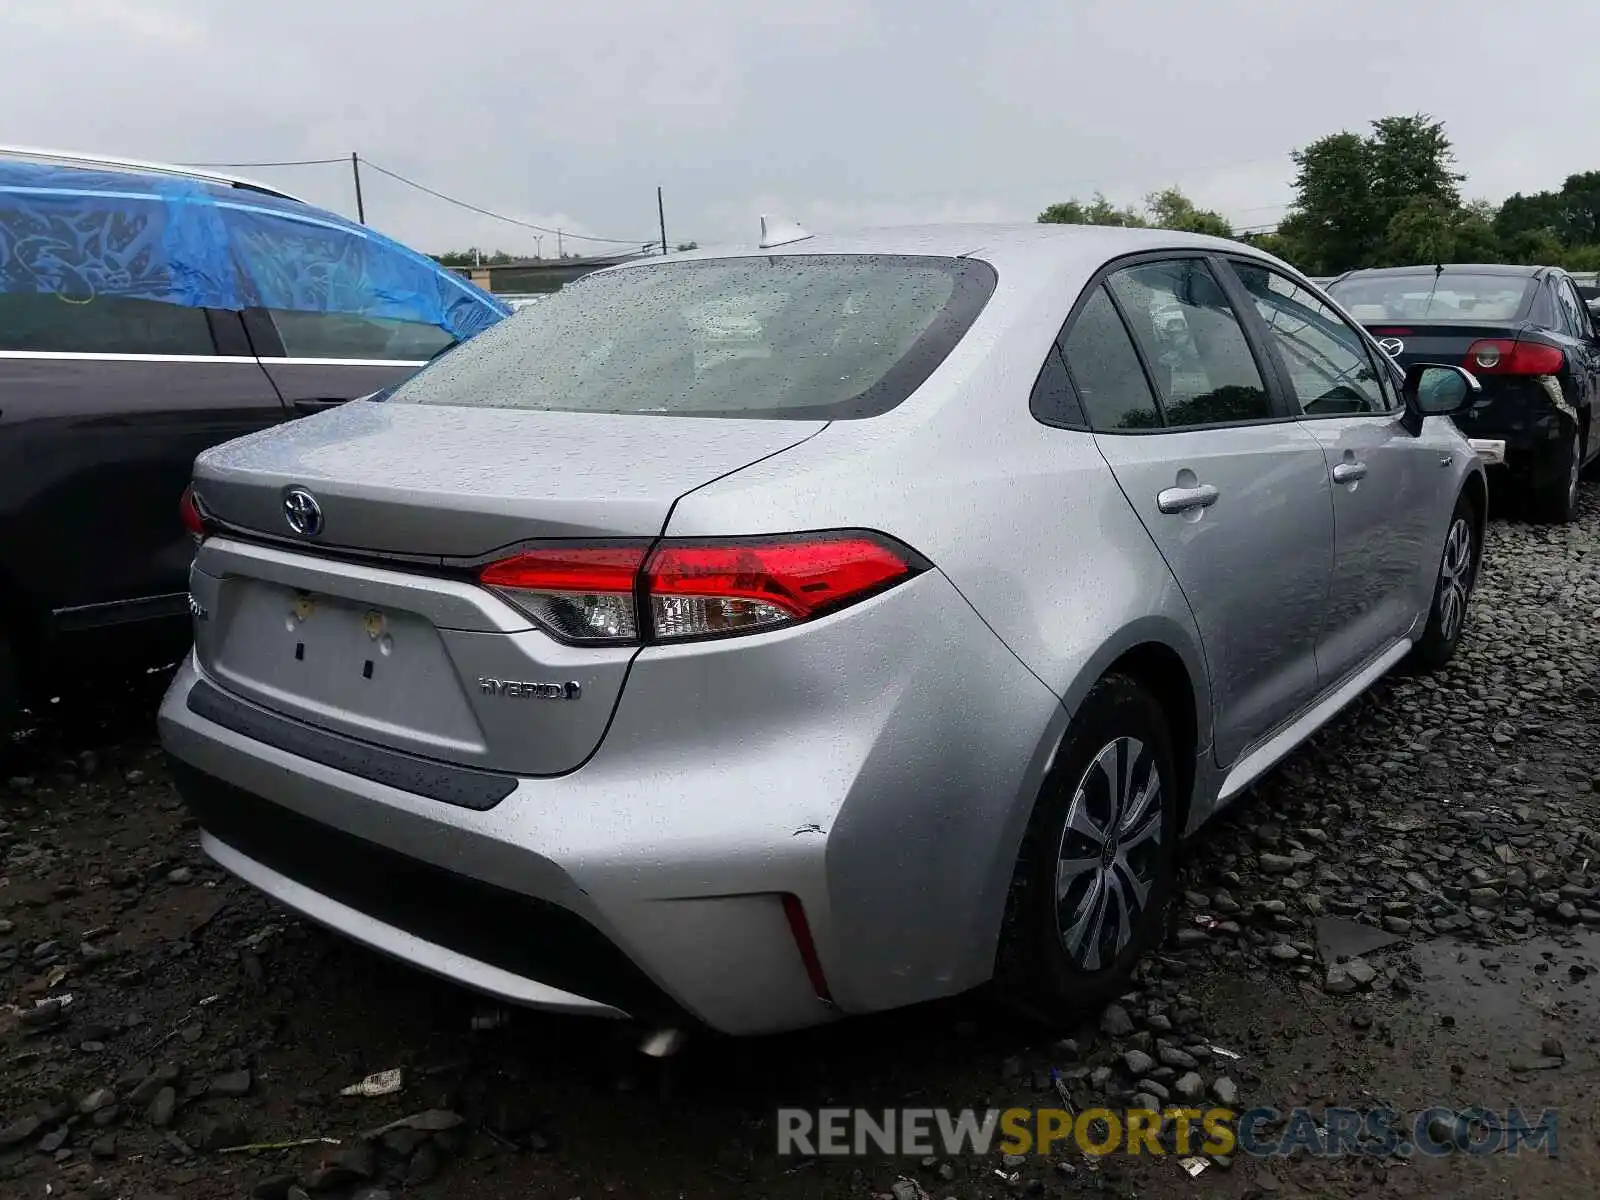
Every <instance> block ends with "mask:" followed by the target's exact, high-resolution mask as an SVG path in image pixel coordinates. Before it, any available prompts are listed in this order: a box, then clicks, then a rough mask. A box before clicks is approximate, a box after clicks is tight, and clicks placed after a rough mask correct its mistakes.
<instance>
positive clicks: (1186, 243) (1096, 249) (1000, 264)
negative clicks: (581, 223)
mask: <svg viewBox="0 0 1600 1200" xmlns="http://www.w3.org/2000/svg"><path fill="white" fill-rule="evenodd" d="M1194 249H1207V250H1215V251H1218V252H1220V253H1228V254H1245V255H1251V256H1253V257H1257V258H1262V259H1267V258H1268V256H1267V255H1264V254H1262V253H1261V252H1259V251H1256V250H1253V249H1252V248H1251V247H1250V246H1248V245H1246V244H1245V243H1244V242H1236V241H1233V240H1231V239H1228V238H1217V237H1209V236H1206V235H1205V234H1197V233H1183V232H1179V231H1176V230H1171V229H1125V228H1122V227H1120V226H1111V225H1052V224H1041V223H1039V222H1031V223H1028V224H1023V223H1020V222H1019V223H1016V224H976V223H973V224H966V223H959V222H953V223H950V224H941V225H901V226H887V227H882V228H868V229H857V230H851V231H847V232H838V233H827V234H815V235H812V236H809V237H807V238H805V239H804V240H803V241H793V242H787V243H785V244H783V245H780V246H774V247H771V248H766V249H763V248H761V247H759V246H756V245H751V244H746V245H730V246H707V247H704V248H702V249H698V250H690V251H685V252H682V253H677V254H670V255H667V256H666V257H665V258H662V257H655V258H647V259H642V260H640V261H639V262H637V263H624V264H621V265H618V266H615V267H609V268H607V269H606V270H607V272H608V273H609V272H610V271H628V270H637V269H639V268H640V267H642V266H648V265H651V264H656V263H661V262H672V261H689V260H694V259H708V258H767V257H778V256H789V255H818V254H875V255H922V256H936V257H944V258H974V259H979V260H981V261H983V262H987V263H989V264H991V265H992V266H994V267H995V268H996V270H998V271H1000V272H1002V273H1004V274H1007V275H1011V276H1012V277H1015V276H1016V275H1018V274H1032V273H1038V274H1048V275H1055V274H1058V273H1059V272H1061V271H1064V270H1074V269H1084V268H1085V267H1087V269H1089V270H1093V269H1094V268H1095V267H1098V266H1099V265H1100V264H1101V263H1103V262H1105V261H1107V260H1108V259H1112V258H1117V257H1120V256H1122V255H1125V254H1137V253H1140V252H1141V251H1146V250H1194Z"/></svg>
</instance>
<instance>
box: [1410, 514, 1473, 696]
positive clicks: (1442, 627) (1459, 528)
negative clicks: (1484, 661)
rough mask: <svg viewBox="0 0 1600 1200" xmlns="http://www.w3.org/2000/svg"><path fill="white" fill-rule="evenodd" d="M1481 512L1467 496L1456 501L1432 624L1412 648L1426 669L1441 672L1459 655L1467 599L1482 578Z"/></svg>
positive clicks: (1435, 588) (1414, 658)
mask: <svg viewBox="0 0 1600 1200" xmlns="http://www.w3.org/2000/svg"><path fill="white" fill-rule="evenodd" d="M1478 540H1479V539H1478V514H1477V512H1476V511H1475V510H1474V509H1473V507H1472V501H1470V500H1469V499H1467V497H1466V496H1465V495H1463V496H1461V498H1460V499H1458V500H1457V501H1456V507H1455V511H1454V512H1453V513H1451V514H1450V528H1449V529H1448V530H1447V531H1446V532H1445V537H1444V553H1443V554H1441V555H1440V556H1439V576H1438V579H1437V580H1436V581H1435V583H1434V586H1433V604H1432V605H1431V606H1430V607H1429V609H1428V626H1427V628H1426V629H1425V630H1423V633H1422V637H1421V639H1420V640H1419V641H1418V642H1417V644H1416V647H1415V648H1414V649H1413V650H1412V651H1411V659H1412V662H1413V663H1415V664H1416V665H1417V666H1418V667H1420V668H1422V669H1423V670H1425V671H1437V670H1438V669H1439V668H1441V667H1443V666H1444V665H1445V664H1446V663H1447V662H1449V661H1450V660H1451V658H1453V657H1454V656H1455V652H1456V647H1457V646H1459V645H1460V644H1461V634H1462V631H1463V630H1465V629H1466V626H1467V602H1468V601H1469V600H1470V599H1471V598H1472V587H1473V585H1474V584H1475V583H1477V581H1478V564H1479V562H1480V560H1481V559H1482V551H1481V549H1480V547H1479V545H1478Z"/></svg>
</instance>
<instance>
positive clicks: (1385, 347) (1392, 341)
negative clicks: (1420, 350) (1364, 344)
mask: <svg viewBox="0 0 1600 1200" xmlns="http://www.w3.org/2000/svg"><path fill="white" fill-rule="evenodd" d="M1405 348H1406V344H1405V343H1404V342H1402V341H1401V340H1400V339H1399V338H1380V339H1379V341H1378V349H1380V350H1382V351H1383V352H1384V353H1385V354H1387V355H1388V356H1389V357H1390V358H1398V357H1399V355H1400V352H1401V351H1403V350H1404V349H1405Z"/></svg>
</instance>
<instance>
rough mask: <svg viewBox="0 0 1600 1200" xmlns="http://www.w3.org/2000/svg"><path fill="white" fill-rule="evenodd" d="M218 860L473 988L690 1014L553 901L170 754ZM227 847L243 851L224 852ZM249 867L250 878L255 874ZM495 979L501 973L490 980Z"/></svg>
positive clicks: (631, 1010)
mask: <svg viewBox="0 0 1600 1200" xmlns="http://www.w3.org/2000/svg"><path fill="white" fill-rule="evenodd" d="M169 765H170V768H171V770H172V775H173V780H174V782H175V783H176V784H177V785H178V791H179V793H180V794H181V795H182V796H183V799H184V802H185V803H186V804H187V805H188V807H189V810H190V811H191V812H192V813H194V815H195V818H196V820H197V821H198V823H199V825H200V830H201V832H202V834H203V835H205V837H206V839H207V847H208V850H209V849H210V848H211V847H212V846H213V845H214V846H217V847H219V848H221V849H222V850H223V851H224V856H223V857H218V858H217V861H218V862H219V863H220V864H221V865H223V866H225V867H227V868H228V869H229V870H233V869H235V868H234V865H233V863H234V861H235V860H236V859H243V860H244V862H243V864H242V866H243V867H244V868H245V869H244V870H242V871H240V872H239V874H240V875H241V877H243V878H245V879H247V880H248V881H249V882H251V883H256V882H257V880H258V879H260V880H261V881H263V882H261V883H260V884H258V886H261V887H262V888H263V890H264V891H267V892H269V893H271V894H273V895H276V896H279V897H280V898H281V899H282V900H283V901H284V902H285V903H286V904H288V905H289V906H290V907H292V908H296V909H298V910H299V911H301V912H304V913H305V914H306V915H307V916H309V917H311V918H312V919H314V920H317V921H320V922H322V923H323V924H327V925H330V926H332V927H333V928H335V929H338V930H341V931H343V932H346V933H349V934H350V936H352V937H353V938H355V939H356V940H357V941H362V942H366V943H367V944H368V945H372V946H374V947H375V948H377V949H379V950H382V951H385V952H387V953H390V954H393V955H395V956H396V957H399V958H403V959H405V960H406V961H408V962H411V963H414V964H415V965H417V966H419V967H421V968H422V969H424V970H427V971H432V972H434V973H435V974H439V975H445V976H448V977H450V978H453V979H456V980H458V981H459V982H461V983H463V984H465V985H467V986H469V987H482V988H483V989H484V990H486V991H490V992H494V993H496V994H498V995H502V996H504V997H505V998H506V999H508V1000H516V1001H518V1002H520V1003H524V1004H530V1005H544V1004H545V1003H546V1001H550V1002H552V1003H551V1006H552V1007H557V1008H561V1007H568V1006H569V1005H570V1004H571V1002H572V1001H573V1000H574V999H575V1000H577V1001H578V1002H580V1003H581V1004H583V1005H586V1006H587V1007H586V1008H585V1009H583V1011H594V1010H607V1009H609V1010H611V1011H612V1012H613V1013H614V1014H616V1015H628V1016H632V1017H635V1018H639V1019H641V1020H662V1021H667V1022H678V1021H682V1020H683V1019H684V1018H685V1016H686V1014H685V1013H684V1012H683V1010H682V1008H681V1007H680V1006H679V1005H677V1004H676V1003H674V1002H673V1000H672V999H671V998H670V997H668V996H667V995H666V993H665V992H663V991H662V990H661V988H660V987H659V986H658V985H657V984H656V983H655V982H654V980H652V979H651V978H650V977H649V976H648V975H647V974H645V972H644V971H643V969H642V968H640V967H639V966H638V964H637V963H635V962H634V961H633V960H632V959H631V958H629V957H628V955H627V954H626V953H625V952H624V951H623V950H622V949H621V948H620V947H619V946H617V944H616V943H615V942H613V941H611V940H610V939H609V938H608V937H607V936H606V935H605V934H603V933H602V932H601V931H600V930H599V929H598V928H596V927H595V926H594V925H592V924H590V923H589V922H588V921H587V920H585V919H584V918H583V917H581V916H579V915H578V914H577V913H576V912H574V911H572V910H571V909H569V908H566V907H564V906H562V905H560V904H556V903H554V902H552V901H549V900H545V899H542V898H541V897H537V896H530V895H527V894H524V893H522V892H515V891H511V890H509V889H507V888H504V887H500V886H498V885H495V884H491V883H485V882H484V881H483V880H480V879H475V878H473V877H471V876H469V875H464V874H460V873H459V872H457V871H453V870H447V869H445V868H444V867H440V866H436V865H434V864H433V863H430V862H425V861H423V860H422V859H419V858H413V857H411V856H410V855H407V854H403V853H401V852H399V851H397V850H392V849H390V848H389V847H387V846H382V845H379V844H378V843H376V842H371V841H368V840H367V839H365V838H361V837H357V836H355V835H354V834H350V833H347V832H345V831H344V830H342V829H338V828H335V827H334V826H332V825H327V824H324V823H322V822H320V821H316V820H313V819H312V818H310V817H306V816H303V815H301V814H300V813H298V812H295V811H294V810H292V809H289V808H286V807H284V806H283V805H281V804H277V803H275V802H273V801H271V800H267V799H264V798H263V797H261V796H258V795H255V794H253V793H251V792H248V791H246V790H244V789H242V788H239V787H236V786H234V785H233V784H231V783H228V782H226V781H225V780H222V779H219V778H217V777H216V776H214V775H211V774H209V773H207V772H205V771H202V770H199V769H198V768H196V767H193V766H191V765H189V764H188V763H186V762H184V761H183V760H181V759H177V758H171V759H169ZM227 852H231V853H232V854H233V855H234V856H236V859H235V860H230V859H228V858H227V857H226V854H227ZM251 872H253V876H252V874H251ZM489 972H493V974H490V973H489Z"/></svg>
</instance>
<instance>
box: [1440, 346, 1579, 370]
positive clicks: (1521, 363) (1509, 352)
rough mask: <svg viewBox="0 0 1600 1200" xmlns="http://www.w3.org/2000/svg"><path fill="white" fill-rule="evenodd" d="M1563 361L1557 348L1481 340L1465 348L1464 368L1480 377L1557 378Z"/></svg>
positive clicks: (1563, 357)
mask: <svg viewBox="0 0 1600 1200" xmlns="http://www.w3.org/2000/svg"><path fill="white" fill-rule="evenodd" d="M1566 362H1567V356H1566V355H1565V354H1564V353H1562V351H1561V350H1560V349H1559V348H1558V347H1556V346H1547V345H1545V344H1544V343H1543V342H1518V341H1513V340H1511V339H1508V338H1484V339H1482V340H1481V341H1476V342H1473V343H1472V345H1470V346H1468V347H1467V357H1466V361H1465V363H1464V364H1463V365H1464V366H1465V367H1466V368H1467V370H1469V371H1476V372H1478V373H1479V374H1483V375H1559V374H1560V373H1561V369H1562V367H1564V366H1566Z"/></svg>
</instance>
